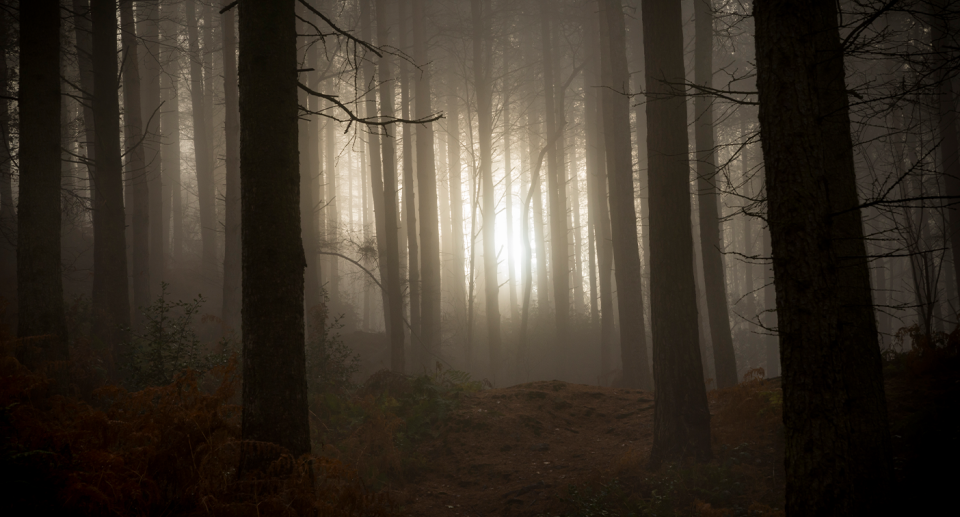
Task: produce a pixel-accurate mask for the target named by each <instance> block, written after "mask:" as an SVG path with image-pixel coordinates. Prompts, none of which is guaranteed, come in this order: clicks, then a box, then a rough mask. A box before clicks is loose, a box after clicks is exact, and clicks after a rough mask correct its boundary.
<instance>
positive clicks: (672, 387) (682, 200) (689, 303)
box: [608, 0, 711, 462]
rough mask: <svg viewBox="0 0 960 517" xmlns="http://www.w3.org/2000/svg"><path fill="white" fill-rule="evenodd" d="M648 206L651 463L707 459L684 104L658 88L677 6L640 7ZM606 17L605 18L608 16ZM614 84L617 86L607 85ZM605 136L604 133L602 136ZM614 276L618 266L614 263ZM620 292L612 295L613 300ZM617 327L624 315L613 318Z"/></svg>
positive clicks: (674, 42)
mask: <svg viewBox="0 0 960 517" xmlns="http://www.w3.org/2000/svg"><path fill="white" fill-rule="evenodd" d="M642 6H643V14H642V16H643V48H644V63H645V65H646V66H644V72H645V74H646V85H647V97H646V98H647V152H648V155H647V160H648V163H649V173H648V178H649V182H650V186H649V189H650V190H649V199H650V314H651V318H650V319H651V325H652V327H653V329H652V330H653V378H654V390H655V392H656V399H657V403H656V408H655V410H654V411H655V412H654V431H653V449H652V450H651V452H650V456H651V459H652V460H653V461H654V462H658V461H662V460H665V459H671V458H676V457H678V456H681V455H684V454H692V455H695V456H696V457H697V458H698V459H700V460H705V459H708V458H709V457H710V455H711V452H710V409H709V408H708V407H707V392H706V387H705V386H704V379H703V365H702V362H701V360H700V332H699V329H698V328H697V325H696V324H695V323H694V322H696V321H697V298H696V297H697V293H696V285H695V280H694V265H693V233H692V228H691V221H690V216H691V214H690V168H689V163H688V159H687V105H686V99H685V98H684V97H683V95H682V94H681V95H677V94H676V92H675V91H674V87H673V86H670V85H668V84H665V82H667V81H669V82H673V83H679V82H683V80H684V71H683V28H682V24H683V21H682V19H681V16H680V4H679V3H677V2H672V1H669V0H643V2H642ZM608 15H609V11H608ZM615 84H620V83H615ZM608 134H609V131H608ZM617 264H618V266H617V276H618V277H619V275H620V266H619V264H620V262H619V261H617ZM622 292H623V289H619V290H618V294H619V293H622ZM620 315H621V320H620V321H621V323H623V322H624V321H625V320H626V318H627V316H626V315H625V313H624V312H623V311H621V312H620Z"/></svg>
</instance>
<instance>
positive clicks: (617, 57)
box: [600, 0, 696, 390]
mask: <svg viewBox="0 0 960 517" xmlns="http://www.w3.org/2000/svg"><path fill="white" fill-rule="evenodd" d="M600 15H601V17H602V18H601V24H602V27H603V28H604V29H605V30H601V45H602V46H601V68H602V75H603V84H604V86H605V88H603V89H602V94H601V97H602V99H603V101H602V102H603V125H604V139H605V144H606V150H607V175H608V178H607V181H608V182H609V188H610V222H611V238H612V242H613V257H614V258H613V260H614V262H616V265H617V266H616V267H617V303H618V304H619V306H620V353H621V359H622V361H623V382H624V385H625V386H628V387H631V388H641V389H647V390H649V389H650V387H651V385H652V383H651V382H650V366H649V363H648V360H647V343H646V341H647V338H646V329H645V328H644V321H643V317H642V316H643V291H642V281H641V269H640V249H639V246H638V244H637V212H636V208H635V206H634V188H633V187H634V183H633V160H632V159H631V156H630V107H629V100H628V98H627V97H626V96H625V95H624V94H623V92H626V91H628V88H629V86H630V76H629V74H628V72H627V51H626V44H625V43H624V38H625V29H624V24H623V12H622V7H621V3H620V0H601V12H600ZM644 23H646V21H645V22H644ZM680 75H681V77H682V75H683V74H682V73H681V74H680ZM647 84H649V81H648V83H647ZM647 111H648V116H649V107H648V110H647ZM658 131H659V128H658ZM684 141H685V139H684ZM685 152H686V151H684V153H685ZM684 156H685V154H684ZM674 201H677V202H679V200H676V199H675V200H674ZM682 202H683V205H681V206H688V207H689V203H690V202H689V200H688V199H686V198H685V199H684V200H683V201H682ZM676 208H677V207H671V209H676ZM687 216H688V219H687V220H688V221H689V208H688V209H687ZM687 231H688V232H689V225H688V226H687ZM680 235H683V234H682V233H681V234H680ZM676 237H677V235H676V234H673V235H671V237H670V238H671V239H675V238H676ZM671 244H674V243H673V242H672V241H671ZM668 246H669V245H668ZM688 255H689V254H688ZM685 259H686V257H680V258H678V259H677V260H679V261H681V263H682V261H683V260H685ZM690 267H691V269H690V272H691V274H692V271H693V269H692V267H693V266H692V265H691V266H690ZM678 280H679V279H678ZM691 280H692V279H691ZM676 287H679V286H675V288H676ZM691 288H692V286H691ZM691 292H692V290H691ZM652 295H653V293H652V291H651V296H652ZM694 307H695V306H694ZM695 318H696V315H695V314H694V319H695ZM686 321H687V322H688V323H689V322H690V321H693V320H692V319H687V320H686ZM685 328H687V329H689V328H690V325H689V324H688V325H686V326H685ZM694 337H696V336H694ZM694 342H696V340H694Z"/></svg>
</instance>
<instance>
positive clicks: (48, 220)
mask: <svg viewBox="0 0 960 517" xmlns="http://www.w3.org/2000/svg"><path fill="white" fill-rule="evenodd" d="M20 52H21V55H22V56H29V59H23V60H21V61H20V93H19V100H20V197H19V201H18V204H17V294H18V322H17V336H18V337H29V336H42V335H47V336H48V338H47V339H44V340H43V341H41V342H40V344H39V346H38V348H40V351H39V353H38V354H37V355H34V354H33V353H31V351H29V350H26V347H23V348H21V349H19V350H18V354H17V355H18V356H19V358H20V359H21V361H24V362H25V363H27V364H35V363H36V362H39V361H43V360H54V361H58V360H65V359H67V356H68V355H69V352H68V349H67V323H66V319H65V317H64V311H63V281H62V279H61V275H60V110H61V105H60V13H59V5H58V2H57V1H56V0H38V1H35V2H24V3H22V4H20ZM4 59H6V57H5V56H4Z"/></svg>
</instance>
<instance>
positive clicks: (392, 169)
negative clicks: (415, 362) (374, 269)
mask: <svg viewBox="0 0 960 517" xmlns="http://www.w3.org/2000/svg"><path fill="white" fill-rule="evenodd" d="M376 2H377V3H376V6H377V44H378V45H380V46H381V47H383V46H386V45H388V44H389V43H390V42H389V40H388V25H391V24H390V22H389V21H388V20H389V17H388V15H387V0H376ZM379 65H380V66H379V70H378V72H379V75H380V116H381V118H383V119H386V120H389V119H391V118H393V117H394V110H393V100H394V96H395V84H394V83H395V80H394V76H393V74H394V71H393V66H394V65H393V62H392V60H391V59H390V58H389V57H387V56H386V55H385V56H384V57H383V58H381V59H380V61H379ZM391 131H396V129H395V128H394V127H391V126H384V127H383V135H382V136H383V139H382V140H381V142H382V145H381V153H382V155H383V214H384V220H383V222H384V227H385V230H386V231H385V236H384V237H385V239H384V240H385V241H386V244H387V249H386V253H385V255H386V258H387V261H386V264H382V263H381V267H386V269H387V285H386V286H385V287H386V289H387V298H388V299H389V303H388V304H387V306H385V307H384V309H385V313H384V318H387V319H388V321H389V323H388V324H387V329H388V330H389V332H390V369H391V370H393V371H394V372H397V373H403V370H404V365H405V359H404V354H403V292H402V291H401V289H400V249H399V235H398V233H399V226H400V225H399V222H398V221H397V215H398V214H397V155H396V153H397V151H396V138H394V137H393V136H392V135H391V134H390V132H391ZM394 134H396V133H394Z"/></svg>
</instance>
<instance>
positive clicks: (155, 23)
mask: <svg viewBox="0 0 960 517" xmlns="http://www.w3.org/2000/svg"><path fill="white" fill-rule="evenodd" d="M137 33H138V34H139V35H140V37H141V38H142V39H143V47H142V48H141V51H140V64H141V70H142V71H143V76H142V78H141V81H140V85H141V87H142V91H143V93H142V97H141V107H142V108H143V111H142V113H143V132H144V140H143V151H144V160H145V167H146V168H145V169H144V175H145V177H146V180H147V183H148V194H147V195H148V198H149V204H148V205H149V210H148V213H147V217H148V220H149V222H148V224H149V228H150V232H149V233H150V237H149V239H150V242H149V258H148V264H147V265H148V269H149V270H150V278H149V282H150V284H149V285H150V286H152V287H151V289H154V288H156V286H158V285H159V283H160V281H161V280H162V279H163V271H164V268H165V265H164V259H165V257H166V251H167V245H166V242H165V241H164V239H163V192H162V189H163V186H162V181H161V177H160V171H161V167H162V156H161V145H160V110H161V106H160V76H161V75H162V73H161V70H162V68H161V65H160V1H159V0H138V2H137Z"/></svg>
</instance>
